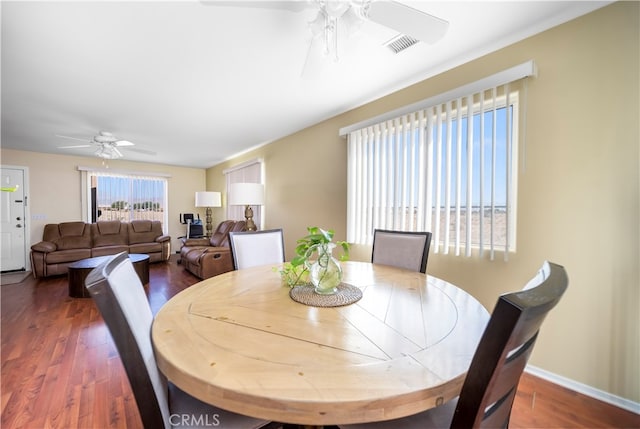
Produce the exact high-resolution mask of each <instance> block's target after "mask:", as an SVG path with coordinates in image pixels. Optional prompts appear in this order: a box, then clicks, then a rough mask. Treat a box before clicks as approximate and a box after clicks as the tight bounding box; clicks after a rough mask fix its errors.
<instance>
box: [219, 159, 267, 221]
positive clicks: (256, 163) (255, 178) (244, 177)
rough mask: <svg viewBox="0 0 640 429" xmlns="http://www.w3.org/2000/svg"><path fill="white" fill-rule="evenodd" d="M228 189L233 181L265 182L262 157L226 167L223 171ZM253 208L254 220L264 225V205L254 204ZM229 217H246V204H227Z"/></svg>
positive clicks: (241, 218)
mask: <svg viewBox="0 0 640 429" xmlns="http://www.w3.org/2000/svg"><path fill="white" fill-rule="evenodd" d="M223 173H224V175H225V177H226V182H227V189H229V185H231V184H232V183H264V181H263V180H262V178H263V171H262V159H255V160H251V161H248V162H245V163H243V164H239V165H237V166H235V167H232V168H229V169H226V170H224V171H223ZM227 201H229V195H227ZM252 208H253V221H254V222H255V223H256V225H258V227H261V226H262V206H252ZM227 219H235V220H243V219H244V206H232V205H229V204H227Z"/></svg>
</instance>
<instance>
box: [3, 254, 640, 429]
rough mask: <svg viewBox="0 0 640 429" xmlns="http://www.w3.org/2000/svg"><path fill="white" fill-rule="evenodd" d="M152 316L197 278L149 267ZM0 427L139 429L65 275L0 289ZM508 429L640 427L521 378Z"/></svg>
mask: <svg viewBox="0 0 640 429" xmlns="http://www.w3.org/2000/svg"><path fill="white" fill-rule="evenodd" d="M150 279H151V280H150V282H149V286H148V296H149V301H150V303H151V308H152V310H153V312H154V313H156V312H157V311H158V309H159V308H160V307H161V306H162V305H163V304H164V303H165V302H166V301H167V300H168V299H169V298H171V297H172V296H173V295H175V294H176V293H177V292H179V291H181V290H182V289H184V288H186V287H188V286H190V285H191V284H193V283H195V282H197V281H198V279H197V278H196V277H194V276H192V275H191V274H189V273H188V272H186V271H185V270H184V269H183V268H182V266H180V265H178V264H177V263H176V256H175V255H174V256H172V257H171V261H170V262H168V263H166V264H165V263H160V264H152V265H151V270H150ZM0 294H1V295H0V297H1V303H2V326H1V328H2V373H1V376H2V386H1V387H2V388H1V390H0V407H1V408H0V409H1V410H2V419H1V421H0V426H1V427H2V428H4V429H8V428H141V427H142V424H141V422H140V417H139V415H138V411H137V408H136V403H135V400H134V398H133V395H132V393H131V390H130V388H129V384H128V381H127V378H126V375H125V373H124V369H123V367H122V364H121V362H120V359H119V357H118V353H117V351H116V349H115V347H114V345H113V343H112V341H111V337H110V336H109V333H108V331H107V329H106V327H105V326H104V323H103V322H102V320H101V317H100V315H99V313H98V311H97V309H96V308H95V305H94V304H93V301H92V300H91V299H89V298H69V296H68V288H67V279H66V277H65V276H62V277H56V278H52V279H46V280H35V279H33V278H32V277H29V278H28V279H27V280H25V281H23V282H22V283H19V284H15V285H7V286H2V288H0ZM511 427H512V428H579V427H582V428H640V415H637V414H634V413H630V412H628V411H625V410H621V409H619V408H616V407H613V406H611V405H608V404H605V403H603V402H599V401H597V400H594V399H591V398H588V397H586V396H584V395H580V394H577V393H575V392H572V391H569V390H567V389H565V388H562V387H559V386H556V385H554V384H551V383H549V382H547V381H544V380H541V379H539V378H536V377H533V376H531V375H527V374H525V376H524V377H523V380H522V382H521V383H520V388H519V389H518V396H517V399H516V402H515V404H514V408H513V413H512V418H511Z"/></svg>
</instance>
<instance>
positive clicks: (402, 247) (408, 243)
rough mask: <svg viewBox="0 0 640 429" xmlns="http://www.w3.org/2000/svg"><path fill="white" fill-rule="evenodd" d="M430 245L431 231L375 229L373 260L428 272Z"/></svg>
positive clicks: (378, 262)
mask: <svg viewBox="0 0 640 429" xmlns="http://www.w3.org/2000/svg"><path fill="white" fill-rule="evenodd" d="M430 245H431V233H430V232H426V231H421V232H417V231H391V230H386V229H375V230H374V231H373V250H372V252H371V262H372V263H374V264H383V265H392V266H394V267H398V268H406V269H409V270H413V271H420V272H421V273H426V272H427V258H428V257H429V246H430Z"/></svg>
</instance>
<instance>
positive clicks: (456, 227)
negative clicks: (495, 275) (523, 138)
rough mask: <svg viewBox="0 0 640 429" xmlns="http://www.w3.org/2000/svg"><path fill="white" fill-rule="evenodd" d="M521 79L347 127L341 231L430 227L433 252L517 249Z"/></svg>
mask: <svg viewBox="0 0 640 429" xmlns="http://www.w3.org/2000/svg"><path fill="white" fill-rule="evenodd" d="M522 82H523V81H522V80H520V79H518V80H515V81H509V82H508V83H505V84H501V85H496V86H493V87H491V88H489V89H481V90H479V91H476V92H473V93H468V94H464V95H460V96H457V97H455V98H451V99H447V100H445V101H442V102H437V103H433V104H431V105H427V106H424V107H422V108H420V109H417V110H414V111H411V112H408V113H404V114H401V115H399V116H396V117H393V118H389V119H385V120H382V121H380V122H377V123H372V124H371V123H370V124H367V125H366V126H363V127H362V128H357V129H353V130H350V131H349V132H348V191H347V192H348V202H347V240H348V241H349V242H352V243H359V244H371V243H372V240H373V230H374V229H375V228H383V229H394V230H403V231H431V232H432V233H433V240H434V243H433V244H432V250H433V251H434V252H436V253H445V254H447V253H454V254H455V255H462V254H464V255H466V256H471V255H472V251H473V249H478V252H477V253H478V254H479V255H484V253H485V252H487V251H488V252H489V253H490V258H491V259H493V258H494V256H495V252H496V251H504V257H505V259H506V258H507V254H508V252H509V251H514V250H515V211H516V189H517V186H516V177H517V174H516V168H517V148H518V144H517V140H518V139H517V136H518V122H519V121H518V119H519V117H520V109H519V103H520V102H521V100H520V99H521V98H522V95H521V92H522V89H523V84H522Z"/></svg>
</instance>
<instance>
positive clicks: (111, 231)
mask: <svg viewBox="0 0 640 429" xmlns="http://www.w3.org/2000/svg"><path fill="white" fill-rule="evenodd" d="M91 230H92V235H93V247H105V246H125V247H126V246H127V244H128V231H127V225H126V224H125V223H122V222H120V221H119V220H108V221H100V222H97V223H94V224H92V225H91ZM125 250H126V249H125ZM116 253H119V252H116ZM111 254H112V253H105V255H111Z"/></svg>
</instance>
